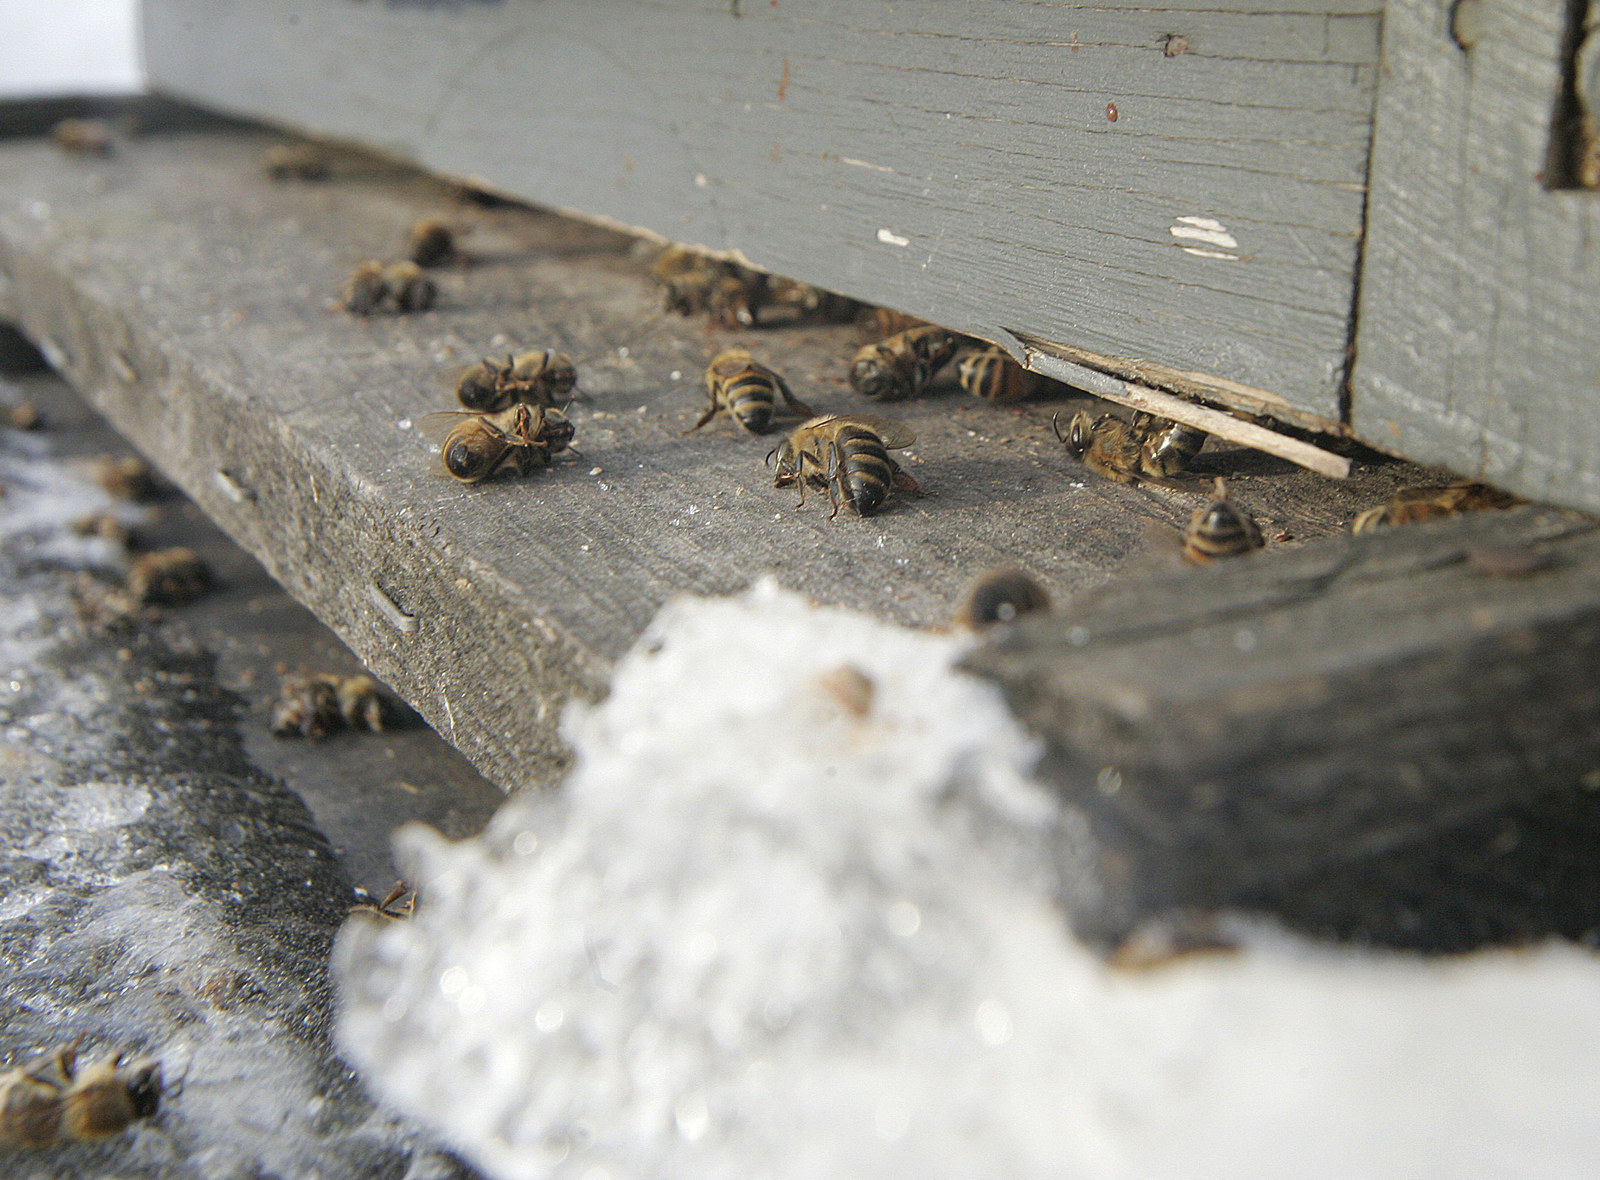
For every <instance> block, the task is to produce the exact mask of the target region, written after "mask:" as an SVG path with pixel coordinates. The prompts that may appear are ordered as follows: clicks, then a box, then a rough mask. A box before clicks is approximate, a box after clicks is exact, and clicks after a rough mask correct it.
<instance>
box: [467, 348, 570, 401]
mask: <svg viewBox="0 0 1600 1180" xmlns="http://www.w3.org/2000/svg"><path fill="white" fill-rule="evenodd" d="M577 384H578V370H577V368H576V366H574V365H573V363H572V358H571V357H569V356H568V355H567V354H566V353H564V352H552V351H551V350H550V349H548V348H535V349H531V350H529V351H527V352H520V353H517V354H515V355H514V356H507V357H506V359H505V361H504V362H503V363H502V362H501V361H497V360H494V359H492V358H490V357H485V358H484V359H483V360H481V361H479V362H478V363H477V364H475V365H469V366H468V367H467V370H466V371H465V372H464V373H462V374H461V379H460V380H459V381H458V382H457V383H456V398H457V400H458V401H460V402H461V404H462V405H463V406H465V407H466V408H467V409H469V410H472V411H473V412H475V413H479V414H492V413H497V412H499V411H501V410H504V409H506V408H507V407H508V406H511V405H513V404H515V403H517V402H526V403H527V404H528V405H531V406H546V407H549V406H553V405H555V404H556V403H557V402H558V401H565V400H566V399H567V398H568V397H569V396H570V395H571V394H572V393H573V391H574V389H575V388H576V386H577Z"/></svg>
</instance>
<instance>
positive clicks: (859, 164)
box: [839, 156, 894, 174]
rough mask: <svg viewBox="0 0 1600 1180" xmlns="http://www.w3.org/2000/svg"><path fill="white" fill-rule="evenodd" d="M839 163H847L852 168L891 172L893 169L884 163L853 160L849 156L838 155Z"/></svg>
mask: <svg viewBox="0 0 1600 1180" xmlns="http://www.w3.org/2000/svg"><path fill="white" fill-rule="evenodd" d="M839 163H841V164H849V165H850V167H852V168H871V169H872V170H873V171H874V172H888V173H890V174H893V172H894V169H893V168H890V167H888V166H887V165H885V164H873V163H871V162H869V161H867V160H853V159H851V158H850V157H849V156H840V157H839Z"/></svg>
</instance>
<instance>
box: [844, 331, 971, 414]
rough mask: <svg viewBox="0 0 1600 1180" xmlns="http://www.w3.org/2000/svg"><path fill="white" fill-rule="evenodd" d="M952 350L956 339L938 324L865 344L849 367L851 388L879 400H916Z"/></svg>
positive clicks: (948, 357)
mask: <svg viewBox="0 0 1600 1180" xmlns="http://www.w3.org/2000/svg"><path fill="white" fill-rule="evenodd" d="M955 351H956V338H955V336H954V335H952V334H951V333H949V332H947V331H945V330H944V329H943V328H941V327H939V326H938V325H937V324H927V325H925V326H923V327H920V328H911V329H908V330H907V331H904V332H900V333H898V334H897V335H894V336H890V337H889V338H888V339H886V340H880V341H878V343H876V344H864V345H862V346H861V348H860V350H859V351H857V353H856V355H855V360H853V361H852V362H851V364H850V387H851V388H852V389H854V390H855V391H856V392H857V393H859V394H861V395H862V396H863V397H870V398H875V399H877V400H878V401H886V402H898V401H905V400H906V399H907V398H913V397H917V396H918V395H919V394H921V393H922V391H923V390H924V389H926V388H927V387H928V382H930V381H932V380H933V378H934V376H935V374H937V373H938V372H939V370H940V369H942V368H944V366H945V362H947V361H948V360H949V359H950V358H951V357H952V356H954V355H955Z"/></svg>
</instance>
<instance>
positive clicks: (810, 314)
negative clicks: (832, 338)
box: [767, 275, 861, 324]
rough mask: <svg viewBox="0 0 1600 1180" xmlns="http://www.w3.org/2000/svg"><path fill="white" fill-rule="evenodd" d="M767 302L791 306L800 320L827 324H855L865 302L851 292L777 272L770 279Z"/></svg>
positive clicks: (772, 304) (783, 306) (774, 305)
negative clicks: (790, 277)
mask: <svg viewBox="0 0 1600 1180" xmlns="http://www.w3.org/2000/svg"><path fill="white" fill-rule="evenodd" d="M767 301H768V303H769V304H770V305H771V306H773V307H781V308H789V309H790V310H792V311H793V312H794V313H795V314H796V315H797V316H798V317H799V318H800V319H803V320H810V321H813V322H816V323H823V324H848V323H851V322H852V321H854V320H855V318H856V316H857V315H858V314H860V311H861V304H860V303H859V302H858V301H857V300H854V299H852V298H850V296H848V295H841V294H839V293H838V292H837V291H830V290H828V289H827V288H826V287H814V286H812V285H811V284H810V283H802V282H801V281H800V280H799V279H788V278H782V277H779V276H776V275H774V276H773V277H772V278H771V279H769V280H768V283H767Z"/></svg>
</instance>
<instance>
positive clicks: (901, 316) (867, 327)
mask: <svg viewBox="0 0 1600 1180" xmlns="http://www.w3.org/2000/svg"><path fill="white" fill-rule="evenodd" d="M929 326H930V325H929V324H928V321H927V320H923V319H918V318H917V317H916V316H914V315H907V314H906V313H905V312H903V311H895V310H894V309H893V308H890V307H864V308H862V309H861V310H860V311H859V312H857V313H856V331H857V334H858V335H859V337H860V339H861V340H862V341H863V342H864V343H871V342H872V341H874V340H882V339H884V338H885V337H886V336H898V335H899V334H900V333H901V332H907V331H910V330H911V329H912V328H926V327H929Z"/></svg>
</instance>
